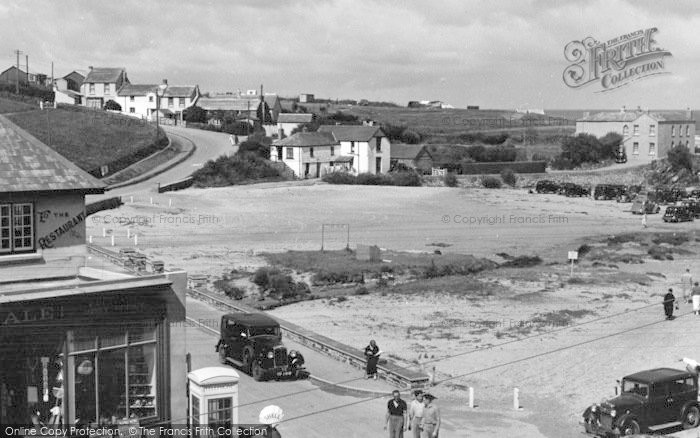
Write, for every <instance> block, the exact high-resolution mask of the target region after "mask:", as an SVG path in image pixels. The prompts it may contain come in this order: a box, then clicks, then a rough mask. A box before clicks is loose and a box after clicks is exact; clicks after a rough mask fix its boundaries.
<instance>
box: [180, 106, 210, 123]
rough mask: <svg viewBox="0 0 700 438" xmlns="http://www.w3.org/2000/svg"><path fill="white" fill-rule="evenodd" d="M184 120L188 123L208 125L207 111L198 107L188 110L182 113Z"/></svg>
mask: <svg viewBox="0 0 700 438" xmlns="http://www.w3.org/2000/svg"><path fill="white" fill-rule="evenodd" d="M182 118H183V119H184V120H185V121H186V122H187V123H206V122H207V111H206V110H205V109H204V108H202V107H199V106H197V105H194V106H191V107H189V108H186V109H185V110H184V111H183V112H182Z"/></svg>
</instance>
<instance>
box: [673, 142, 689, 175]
mask: <svg viewBox="0 0 700 438" xmlns="http://www.w3.org/2000/svg"><path fill="white" fill-rule="evenodd" d="M667 156H668V162H669V164H670V165H671V168H672V169H673V170H680V169H688V170H693V157H692V155H690V151H689V150H688V148H687V147H685V146H683V145H681V144H678V145H676V146H674V147H672V148H671V149H670V150H669V151H668V155H667Z"/></svg>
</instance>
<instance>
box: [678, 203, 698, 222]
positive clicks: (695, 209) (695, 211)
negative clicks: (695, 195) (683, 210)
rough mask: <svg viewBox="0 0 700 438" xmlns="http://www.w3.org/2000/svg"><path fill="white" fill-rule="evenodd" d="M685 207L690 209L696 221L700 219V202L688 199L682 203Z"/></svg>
mask: <svg viewBox="0 0 700 438" xmlns="http://www.w3.org/2000/svg"><path fill="white" fill-rule="evenodd" d="M681 205H682V206H683V207H688V209H689V210H690V212H691V213H692V214H693V217H694V218H695V219H698V218H700V201H699V200H697V199H686V200H685V201H683V202H682V203H681Z"/></svg>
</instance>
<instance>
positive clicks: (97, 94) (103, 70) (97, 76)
mask: <svg viewBox="0 0 700 438" xmlns="http://www.w3.org/2000/svg"><path fill="white" fill-rule="evenodd" d="M89 69H90V70H89V72H88V74H87V76H85V79H84V80H83V83H82V84H81V86H80V94H81V95H82V96H83V105H84V106H87V107H89V108H99V109H102V108H104V105H105V103H107V102H108V101H110V100H113V101H115V102H116V101H117V99H118V94H117V93H118V92H119V90H120V89H121V88H122V86H123V85H125V84H128V83H129V78H128V77H127V76H126V69H125V68H123V67H90V68H89ZM122 108H123V107H122Z"/></svg>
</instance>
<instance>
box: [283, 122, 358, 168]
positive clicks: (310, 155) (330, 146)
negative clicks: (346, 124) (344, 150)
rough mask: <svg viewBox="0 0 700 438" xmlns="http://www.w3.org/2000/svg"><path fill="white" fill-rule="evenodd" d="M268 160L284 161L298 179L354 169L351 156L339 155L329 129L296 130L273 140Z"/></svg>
mask: <svg viewBox="0 0 700 438" xmlns="http://www.w3.org/2000/svg"><path fill="white" fill-rule="evenodd" d="M270 160H272V161H276V162H280V163H284V164H285V165H286V166H287V167H288V168H290V169H291V170H292V171H293V172H294V175H296V176H297V178H320V177H322V176H323V175H325V174H326V173H328V172H335V171H341V170H342V171H346V172H353V171H354V169H353V164H354V157H353V156H352V155H343V154H341V146H340V142H339V141H338V140H336V138H335V137H334V136H333V134H332V133H330V132H297V133H296V134H294V135H291V136H289V137H287V138H284V139H282V140H277V141H275V142H273V143H272V146H271V150H270Z"/></svg>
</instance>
